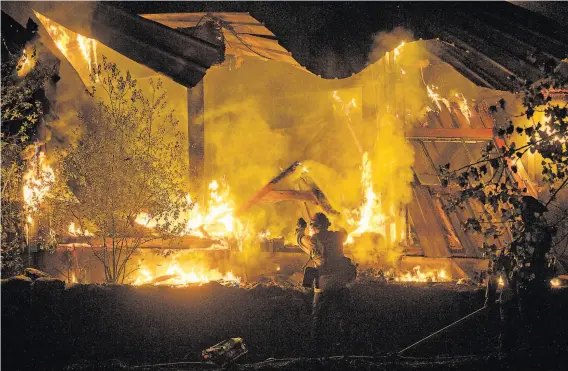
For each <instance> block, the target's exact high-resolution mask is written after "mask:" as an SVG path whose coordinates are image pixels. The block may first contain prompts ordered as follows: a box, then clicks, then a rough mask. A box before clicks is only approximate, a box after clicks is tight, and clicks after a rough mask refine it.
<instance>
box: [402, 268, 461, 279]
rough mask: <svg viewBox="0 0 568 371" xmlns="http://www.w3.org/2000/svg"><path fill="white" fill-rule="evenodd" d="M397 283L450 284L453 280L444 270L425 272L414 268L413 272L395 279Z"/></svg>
mask: <svg viewBox="0 0 568 371" xmlns="http://www.w3.org/2000/svg"><path fill="white" fill-rule="evenodd" d="M394 280H395V281H397V282H450V281H451V278H450V277H449V276H448V274H447V273H446V271H445V270H444V269H440V270H431V271H428V272H423V271H422V270H421V269H420V266H416V267H414V268H412V271H410V272H406V273H404V274H400V275H398V276H397V277H395V279H394Z"/></svg>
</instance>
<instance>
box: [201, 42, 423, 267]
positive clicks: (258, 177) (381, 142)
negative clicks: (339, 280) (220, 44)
mask: <svg viewBox="0 0 568 371" xmlns="http://www.w3.org/2000/svg"><path fill="white" fill-rule="evenodd" d="M382 38H383V39H384V36H383V37H382ZM391 58H392V55H391ZM416 58H421V55H420V51H419V50H418V49H417V48H416V50H414V49H412V48H408V50H407V49H402V50H401V53H400V58H399V59H398V60H397V62H396V64H392V65H391V67H389V68H388V69H385V66H384V64H382V63H385V62H384V60H383V61H382V62H377V63H375V64H374V65H372V66H369V67H368V68H367V69H365V70H364V71H363V72H361V73H359V74H358V75H354V76H353V77H351V78H347V79H343V80H324V79H321V78H319V77H317V76H313V75H311V74H309V73H307V72H305V71H302V70H300V69H297V68H294V67H292V66H290V65H287V64H285V63H279V62H274V61H271V62H269V63H268V62H263V61H260V60H258V59H255V58H245V61H244V63H243V64H242V65H241V67H240V68H239V69H236V70H232V71H231V70H229V69H228V68H223V66H221V67H214V68H212V69H211V70H210V71H209V72H208V73H207V75H206V77H205V84H204V86H205V142H206V150H205V153H206V169H207V170H206V171H207V172H208V179H207V180H208V181H210V180H212V179H218V178H224V179H226V181H227V183H228V184H229V185H230V187H231V193H232V194H233V198H234V199H235V201H236V203H237V205H239V204H242V203H243V202H245V201H246V200H248V199H249V198H250V197H251V196H253V195H254V194H255V193H256V192H258V190H260V189H261V188H262V187H263V186H265V185H266V184H267V183H268V182H269V181H270V180H271V179H272V178H274V177H275V176H276V175H278V174H279V173H280V171H281V170H282V169H284V168H286V167H288V166H289V165H290V164H291V163H293V162H294V161H301V162H302V169H305V170H304V171H307V173H305V175H307V176H309V177H310V178H311V179H312V180H313V181H314V182H315V183H316V184H317V185H318V186H319V188H321V189H322V190H323V192H324V194H325V195H326V197H327V199H328V200H329V202H330V204H331V205H332V207H333V208H334V209H336V210H337V211H339V212H340V213H341V214H340V215H339V216H332V218H331V219H332V224H333V225H332V228H345V229H347V231H348V232H349V231H353V230H354V229H355V227H356V225H355V224H356V223H357V221H358V220H357V218H358V216H359V215H358V213H357V210H358V209H359V208H360V207H361V206H362V204H363V203H364V201H365V192H366V189H364V188H363V186H362V184H361V176H362V171H363V169H362V159H363V153H364V152H367V153H368V154H369V159H370V160H371V162H372V172H373V188H374V192H375V193H376V194H377V195H379V197H380V199H381V203H380V206H378V207H377V209H376V211H377V212H380V213H382V214H384V215H385V216H386V217H387V219H388V223H387V225H385V226H383V227H382V230H369V231H368V232H375V234H373V235H372V236H371V235H366V234H364V235H363V236H361V237H360V238H359V239H358V241H357V243H356V244H354V245H349V246H348V247H346V252H347V253H348V254H350V255H351V256H353V257H354V258H355V260H356V261H357V262H360V263H369V264H370V263H373V264H377V263H385V262H388V264H394V262H395V261H396V259H397V258H398V257H399V256H400V253H401V248H400V247H399V245H400V243H401V242H403V241H404V239H405V238H406V237H405V233H406V227H405V225H406V220H405V215H406V213H405V207H406V205H407V204H408V203H409V202H410V200H411V198H412V189H411V187H410V182H411V181H412V179H413V173H412V170H411V166H412V165H413V163H414V152H413V149H412V146H411V145H410V144H409V143H407V141H406V139H405V134H404V133H405V122H406V121H407V120H411V119H414V118H415V116H416V114H414V112H419V111H420V109H421V108H422V107H423V106H424V101H423V100H424V92H423V91H422V90H420V89H422V88H421V86H420V84H422V82H421V80H420V71H419V69H418V68H414V70H415V71H413V72H411V71H409V72H408V76H406V75H405V76H402V77H401V78H400V79H398V78H397V79H396V80H393V81H392V84H391V85H390V86H389V85H387V84H385V82H386V81H387V80H386V79H387V78H388V77H389V76H391V75H392V73H391V72H392V71H394V72H397V73H398V74H399V75H400V74H401V72H400V68H408V69H412V67H411V66H407V64H408V63H411V62H412V63H414V62H415V61H414V59H416ZM391 63H392V62H391ZM260 76H262V79H260V78H259V77H260ZM407 77H408V78H407ZM419 90H420V93H418V91H419ZM415 92H416V94H415ZM301 176H302V173H301V172H300V171H298V172H297V173H295V174H294V175H292V176H290V177H289V178H287V179H286V180H285V181H283V182H282V183H281V184H279V186H278V187H277V188H278V189H298V188H297V187H298V185H299V186H300V187H302V186H303V183H302V182H300V181H299V178H300V177H301ZM304 189H306V188H304ZM307 207H308V211H309V213H310V214H312V215H313V214H315V213H316V212H318V211H322V210H321V209H320V208H319V207H318V206H316V205H314V204H312V203H308V204H307ZM308 211H306V207H305V205H304V204H303V203H302V202H297V201H283V202H280V203H276V204H266V205H260V204H259V205H254V206H252V207H251V208H250V210H249V211H248V212H247V213H246V214H244V215H242V216H240V217H241V219H242V220H243V221H245V224H247V225H248V226H249V230H250V231H251V233H252V234H253V235H254V234H256V233H258V232H260V231H262V230H269V231H270V234H271V236H283V237H285V239H286V241H288V242H294V241H295V239H294V230H295V224H296V219H297V218H299V217H304V218H306V217H307V216H308ZM391 225H392V227H391ZM386 229H388V233H385V230H386ZM253 237H255V236H253ZM253 250H254V249H253ZM253 250H247V251H246V254H248V255H249V257H251V258H252V259H253V260H254V256H255V253H254V252H253Z"/></svg>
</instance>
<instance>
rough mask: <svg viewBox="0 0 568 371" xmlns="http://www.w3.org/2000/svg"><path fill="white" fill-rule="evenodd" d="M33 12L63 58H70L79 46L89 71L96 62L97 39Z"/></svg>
mask: <svg viewBox="0 0 568 371" xmlns="http://www.w3.org/2000/svg"><path fill="white" fill-rule="evenodd" d="M34 13H35V15H36V17H37V18H38V19H39V20H40V21H41V23H42V24H43V25H44V27H45V29H46V30H47V33H48V34H49V36H50V37H51V38H52V39H53V42H54V43H55V45H56V46H57V49H59V51H61V53H62V54H63V55H64V56H65V58H67V59H68V60H71V58H72V56H73V54H74V53H73V52H74V51H75V50H76V49H77V48H79V50H80V51H81V55H82V57H83V59H84V60H85V62H87V65H88V67H89V71H91V70H92V68H93V67H94V66H95V65H96V64H97V41H96V40H94V39H91V38H88V37H85V36H83V35H80V34H78V33H75V32H72V31H70V30H68V29H67V28H65V27H63V26H61V25H59V24H57V23H55V22H54V21H52V20H51V19H49V18H47V17H44V16H43V15H41V14H39V13H38V12H35V11H34Z"/></svg>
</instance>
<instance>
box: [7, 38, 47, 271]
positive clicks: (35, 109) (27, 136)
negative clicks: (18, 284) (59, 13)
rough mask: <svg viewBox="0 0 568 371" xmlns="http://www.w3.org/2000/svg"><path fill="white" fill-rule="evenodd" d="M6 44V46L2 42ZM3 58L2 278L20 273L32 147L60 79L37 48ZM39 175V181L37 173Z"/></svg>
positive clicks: (18, 49) (15, 52)
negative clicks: (49, 87) (52, 85)
mask: <svg viewBox="0 0 568 371" xmlns="http://www.w3.org/2000/svg"><path fill="white" fill-rule="evenodd" d="M3 43H4V45H6V42H5V40H4V38H3ZM30 45H31V44H30ZM3 53H4V55H3V56H2V93H1V94H2V95H1V96H2V102H1V112H2V113H1V117H2V134H1V135H2V136H1V153H2V166H1V167H2V174H1V175H2V179H1V188H2V227H1V228H2V277H5V276H11V275H15V274H18V273H21V271H22V268H23V260H22V255H21V254H22V251H23V247H24V244H25V217H26V216H25V215H24V199H23V193H22V188H23V186H24V172H25V171H26V160H28V159H30V157H32V156H33V154H34V151H33V149H34V148H33V147H34V145H33V142H34V140H35V139H37V131H38V127H39V124H40V121H41V118H42V116H43V115H44V112H45V111H46V105H47V100H46V99H45V95H44V87H45V85H46V84H47V83H49V82H50V80H51V81H55V80H56V79H57V77H56V76H57V74H56V67H55V65H53V64H50V63H45V62H44V61H42V60H40V59H39V58H38V57H37V55H36V51H35V48H33V47H31V46H29V47H28V48H27V49H26V48H24V47H20V48H16V50H9V49H8V48H6V50H3ZM38 176H41V174H39V175H38Z"/></svg>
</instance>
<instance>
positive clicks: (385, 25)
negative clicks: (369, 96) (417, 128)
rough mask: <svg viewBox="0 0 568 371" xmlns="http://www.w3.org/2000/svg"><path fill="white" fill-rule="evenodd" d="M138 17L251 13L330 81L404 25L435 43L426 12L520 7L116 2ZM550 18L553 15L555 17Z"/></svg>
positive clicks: (356, 67) (555, 8)
mask: <svg viewBox="0 0 568 371" xmlns="http://www.w3.org/2000/svg"><path fill="white" fill-rule="evenodd" d="M112 4H113V5H115V6H118V7H120V8H122V9H124V10H127V11H129V12H133V13H138V14H141V13H176V12H204V11H205V12H249V13H250V14H251V15H252V16H253V17H255V18H256V19H258V20H259V21H260V22H263V23H264V24H265V25H266V27H267V28H268V29H270V30H271V31H272V32H273V33H274V34H275V35H276V37H277V38H278V40H279V42H280V44H281V45H282V46H283V47H284V48H286V49H287V50H288V51H290V52H292V55H293V56H294V58H295V59H296V60H298V61H299V62H300V64H302V65H304V66H305V67H307V68H308V69H309V70H310V71H312V72H314V73H316V74H318V75H322V76H323V77H326V78H333V77H337V78H343V77H347V76H350V75H352V74H353V73H357V72H359V71H361V69H363V68H364V67H365V65H366V63H367V60H368V56H369V53H370V52H371V48H372V44H373V38H374V35H376V34H377V33H378V32H380V31H391V30H392V29H393V28H394V27H395V26H398V25H401V26H405V27H406V28H410V29H411V30H412V31H413V32H414V35H415V38H419V37H423V38H431V37H435V36H436V35H428V34H426V33H425V32H424V31H423V30H421V29H420V21H421V17H420V15H421V13H423V12H424V11H427V10H428V11H430V12H432V11H433V12H437V13H439V14H440V21H441V22H444V19H447V17H451V16H452V14H453V15H454V16H453V18H454V19H455V18H456V17H459V16H456V15H455V12H459V13H462V14H468V12H470V11H471V7H472V6H474V7H480V6H481V7H483V8H485V9H489V10H490V11H491V12H494V13H496V14H500V15H503V14H506V13H508V12H507V10H508V7H514V8H517V7H516V6H515V5H512V4H508V3H504V2H488V3H481V2H473V3H468V2H438V3H426V2H413V3H410V2H150V1H148V2H113V3H112ZM548 4H550V5H549V6H548V7H541V8H543V9H544V8H545V9H546V10H548V11H549V13H552V14H556V15H558V17H560V18H558V19H560V20H561V19H562V17H565V16H566V14H567V11H566V10H567V9H568V6H567V3H548ZM549 15H550V14H549Z"/></svg>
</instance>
